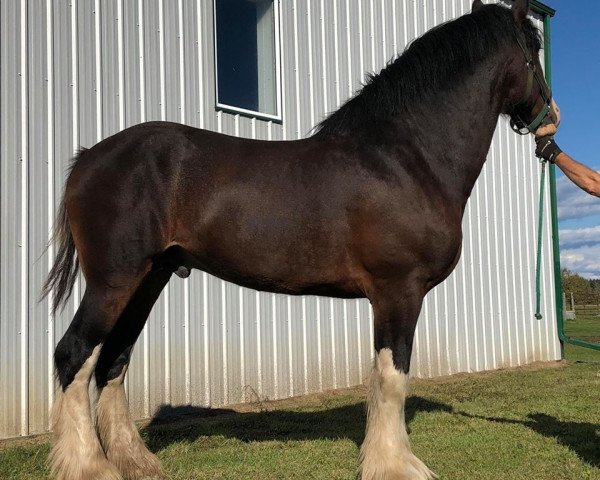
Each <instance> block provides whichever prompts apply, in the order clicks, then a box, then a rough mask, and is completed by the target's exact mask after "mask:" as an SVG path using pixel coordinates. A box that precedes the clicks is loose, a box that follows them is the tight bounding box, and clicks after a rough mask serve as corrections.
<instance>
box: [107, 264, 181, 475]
mask: <svg viewBox="0 0 600 480" xmlns="http://www.w3.org/2000/svg"><path fill="white" fill-rule="evenodd" d="M170 276H171V270H167V269H159V270H152V271H151V272H150V273H149V274H148V275H147V276H146V278H145V279H144V281H143V282H142V284H141V285H140V287H139V288H138V289H137V291H136V293H135V295H134V296H133V298H132V299H131V301H130V302H129V303H128V304H127V307H125V310H124V311H123V313H122V315H121V317H120V318H119V321H118V322H117V324H116V325H115V328H114V329H113V331H112V332H111V334H110V335H109V336H108V338H107V339H106V341H105V343H104V345H103V347H102V351H101V353H100V358H99V360H98V364H97V366H96V384H97V385H98V390H99V397H98V404H97V416H96V427H97V431H98V435H99V437H100V442H101V444H102V447H103V448H104V451H105V453H106V457H107V458H108V460H109V461H110V462H111V463H112V464H113V465H115V466H116V467H117V469H118V470H119V472H120V474H121V475H122V476H123V478H124V479H127V480H138V479H142V478H144V479H150V478H153V479H161V478H164V472H163V469H162V466H161V464H160V461H159V460H158V458H157V457H156V456H155V455H154V454H152V453H151V452H150V451H149V450H148V449H147V448H146V445H145V444H144V441H143V440H142V438H141V437H140V434H139V432H138V429H137V427H136V426H135V424H134V423H133V420H132V419H131V416H130V414H129V407H128V403H127V397H126V395H125V388H124V385H123V381H124V379H125V374H126V372H127V367H128V365H129V360H130V356H131V351H132V349H133V346H134V344H135V342H136V340H137V338H138V336H139V334H140V332H141V331H142V329H143V327H144V324H145V323H146V319H147V318H148V315H149V314H150V311H151V309H152V306H153V305H154V303H155V301H156V299H157V298H158V296H159V295H160V292H161V291H162V289H163V288H164V286H165V285H166V284H167V282H168V281H169V278H170Z"/></svg>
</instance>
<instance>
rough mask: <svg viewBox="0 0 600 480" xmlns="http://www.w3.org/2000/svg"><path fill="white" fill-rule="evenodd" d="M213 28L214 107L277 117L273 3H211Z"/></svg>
mask: <svg viewBox="0 0 600 480" xmlns="http://www.w3.org/2000/svg"><path fill="white" fill-rule="evenodd" d="M275 1H277V0H275ZM215 29H216V55H217V57H216V65H217V105H218V106H220V107H233V108H235V109H242V110H245V111H248V112H257V113H262V114H267V115H271V116H276V117H278V116H279V112H278V101H277V99H278V88H279V85H278V75H277V73H278V72H277V70H278V59H277V48H278V45H277V44H276V42H277V41H278V36H277V28H276V6H275V5H274V0H215Z"/></svg>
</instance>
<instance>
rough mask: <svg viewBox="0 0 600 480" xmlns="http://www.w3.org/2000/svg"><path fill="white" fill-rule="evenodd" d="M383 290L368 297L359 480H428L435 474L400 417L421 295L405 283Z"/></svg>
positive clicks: (406, 386) (422, 294) (401, 416)
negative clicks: (371, 353)
mask: <svg viewBox="0 0 600 480" xmlns="http://www.w3.org/2000/svg"><path fill="white" fill-rule="evenodd" d="M386 292H387V294H386ZM386 292H381V293H379V292H378V293H377V294H376V295H374V296H372V298H371V303H372V305H373V310H374V314H375V317H374V320H375V321H374V329H375V361H374V365H373V371H372V374H371V379H370V382H369V392H368V397H367V430H366V434H365V439H364V442H363V444H362V446H361V449H360V469H359V471H360V476H361V478H362V480H430V479H434V478H436V476H435V474H433V473H432V472H431V471H430V470H429V469H428V468H427V467H426V466H425V464H424V463H423V462H421V460H419V459H418V458H417V457H416V456H415V455H414V454H413V453H412V451H411V448H410V443H409V439H408V434H407V431H406V423H405V417H404V404H405V399H406V395H407V391H408V374H409V369H410V356H411V352H412V344H413V337H414V332H415V327H416V323H417V318H418V316H419V312H420V310H421V304H422V302H423V296H424V292H423V293H421V292H419V291H415V289H414V288H413V289H411V288H407V287H406V286H405V285H402V286H396V287H395V288H391V289H386ZM399 295H402V297H401V298H399Z"/></svg>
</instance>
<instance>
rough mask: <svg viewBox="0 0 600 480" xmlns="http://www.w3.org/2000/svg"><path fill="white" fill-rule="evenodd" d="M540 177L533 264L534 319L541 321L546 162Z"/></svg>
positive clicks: (543, 164)
mask: <svg viewBox="0 0 600 480" xmlns="http://www.w3.org/2000/svg"><path fill="white" fill-rule="evenodd" d="M541 162H542V174H541V176H540V206H539V211H538V238H537V260H536V264H535V318H537V319H538V320H541V319H542V314H541V313H540V309H541V297H542V292H541V285H540V284H541V281H540V278H541V273H542V233H543V227H544V188H545V186H546V160H542V161H541Z"/></svg>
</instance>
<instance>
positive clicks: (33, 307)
mask: <svg viewBox="0 0 600 480" xmlns="http://www.w3.org/2000/svg"><path fill="white" fill-rule="evenodd" d="M470 5H471V2H470V0H463V1H460V0H427V1H424V2H416V1H414V0H377V1H374V0H371V1H367V0H340V1H335V2H331V1H328V0H285V1H282V2H281V39H282V48H281V60H282V77H283V85H282V93H283V119H284V120H283V124H277V123H273V122H267V121H262V120H255V119H250V118H246V117H243V116H239V115H231V114H228V113H221V112H217V111H215V108H214V103H215V91H214V90H215V85H214V71H213V70H214V67H213V65H214V58H213V55H214V51H213V31H212V28H213V23H212V18H213V12H212V1H209V0H176V1H171V0H168V1H167V0H86V1H82V0H45V1H35V2H34V1H31V0H29V1H28V0H20V1H18V0H0V95H1V97H0V156H1V164H0V199H1V208H0V437H11V436H17V435H28V434H33V433H38V432H44V431H46V430H47V428H48V411H49V409H50V405H51V402H52V400H53V396H54V388H55V386H54V379H53V371H52V353H53V348H54V345H55V344H56V342H57V341H58V340H59V339H60V337H61V335H62V334H63V332H64V331H65V329H66V328H67V326H68V324H69V322H70V320H71V318H72V316H73V313H74V310H75V308H76V307H77V305H78V302H79V299H80V298H81V295H82V292H83V290H84V288H85V285H84V282H83V281H81V282H80V283H78V285H77V286H76V289H75V294H74V298H73V299H72V300H71V301H70V302H69V304H68V306H67V308H66V309H65V311H64V312H62V313H61V314H60V315H57V317H56V318H53V317H52V316H51V315H49V313H48V304H49V302H48V300H44V301H43V302H41V303H37V301H38V298H39V294H40V287H41V285H42V283H43V281H44V278H45V275H46V273H47V271H48V269H49V267H50V266H51V264H52V261H53V256H54V253H55V251H54V248H53V247H52V246H51V247H50V248H49V249H48V250H45V247H46V244H47V242H48V233H49V231H50V229H51V225H52V222H53V219H54V216H55V212H56V210H57V207H58V204H59V201H60V196H61V194H62V190H63V183H64V179H65V172H66V168H67V166H68V163H69V160H70V158H71V157H72V156H73V155H74V152H75V151H76V149H77V148H78V147H79V146H80V145H81V146H87V147H89V146H92V145H94V144H95V143H96V142H98V141H99V140H101V139H102V138H104V137H106V136H109V135H111V134H113V133H115V132H117V131H119V130H121V129H122V128H124V127H127V126H129V125H133V124H136V123H139V122H143V121H146V120H155V119H163V120H171V121H176V122H184V123H187V124H190V125H193V126H196V127H204V128H208V129H211V130H216V131H221V132H226V133H229V134H234V135H239V136H242V137H250V138H262V139H295V138H301V137H304V136H306V135H307V134H308V133H309V132H310V130H311V128H312V126H313V125H314V124H315V123H316V122H318V121H319V120H321V119H322V118H323V116H324V114H325V113H327V112H330V111H332V110H334V109H336V108H337V106H338V105H340V103H341V102H343V101H344V100H345V99H347V98H348V97H349V96H350V95H351V94H352V93H353V92H355V91H356V90H357V89H358V88H359V87H360V83H361V81H362V80H363V79H364V72H366V71H378V70H379V69H381V68H382V67H383V66H384V65H385V63H386V62H387V61H388V60H389V59H390V58H391V57H392V56H393V55H394V54H395V53H396V52H400V51H402V50H403V48H404V46H405V45H406V44H407V43H408V42H410V40H411V39H413V38H414V37H415V36H417V35H421V34H422V33H424V32H425V31H426V30H428V29H429V28H431V27H433V26H434V25H436V24H439V23H440V22H443V21H446V20H449V19H452V18H454V17H456V16H458V15H460V14H462V13H464V12H466V11H467V10H468V9H469V8H470ZM538 22H539V20H538ZM539 23H540V25H541V22H539ZM532 152H533V148H532V144H531V140H530V139H528V138H523V137H517V136H516V135H515V134H514V133H513V132H512V131H511V130H510V128H509V127H508V125H507V123H506V122H505V121H504V120H501V121H500V123H499V125H498V129H497V132H496V136H495V137H494V141H493V145H492V149H491V151H490V154H489V161H488V162H487V164H486V166H485V167H484V169H483V172H482V175H481V178H480V179H479V181H478V182H477V185H476V188H475V190H474V193H473V196H472V198H471V200H470V201H469V205H468V208H467V212H466V215H465V218H464V241H463V255H462V260H461V262H460V263H459V265H458V267H457V269H456V271H455V272H454V273H453V274H452V276H451V277H450V278H449V279H448V280H447V281H446V282H445V283H444V284H442V285H441V286H439V287H438V288H436V289H435V290H434V291H433V292H431V294H430V295H429V296H428V297H427V300H426V302H425V304H424V306H423V312H422V315H421V319H420V323H419V327H418V332H417V337H416V340H415V352H414V357H413V374H414V375H417V376H421V377H427V376H436V375H446V374H452V373H457V372H465V371H478V370H486V369H494V368H501V367H506V366H513V365H520V364H524V363H528V362H532V361H534V360H553V359H557V358H559V355H560V352H559V344H558V341H557V335H556V327H555V322H554V319H555V311H554V305H555V303H554V285H553V276H552V259H551V243H550V221H549V218H548V216H546V220H545V224H544V229H545V238H544V257H543V265H544V268H543V272H542V288H543V290H542V296H543V298H544V303H543V306H544V310H543V312H542V313H543V315H544V318H543V320H542V321H539V322H538V321H536V320H534V318H533V308H534V284H535V282H534V265H535V251H534V247H535V241H534V240H535V235H536V231H535V230H536V227H535V225H536V222H535V216H536V205H537V203H536V198H537V188H538V180H539V178H538V176H539V165H538V162H537V161H536V160H535V158H534V157H533V154H532ZM371 325H372V313H371V309H370V307H369V305H368V302H367V301H366V300H361V301H358V300H339V299H329V298H317V297H298V298H295V297H286V296H282V295H273V294H267V293H262V292H254V291H251V290H247V289H244V288H240V287H237V286H235V285H232V284H228V283H225V282H222V281H220V280H218V279H216V278H214V277H211V276H208V275H206V274H204V273H202V272H198V271H195V272H194V273H193V274H192V276H191V277H190V278H189V279H188V280H180V279H178V278H175V279H174V280H173V281H172V282H171V283H170V284H169V286H168V288H167V289H166V291H165V292H164V293H163V295H162V296H161V298H160V300H159V301H158V302H157V305H156V306H155V308H154V311H153V313H152V315H151V317H150V319H149V322H148V325H147V327H146V329H145V330H144V332H143V334H142V335H141V337H140V339H139V341H138V343H137V345H136V348H135V350H134V354H133V359H132V363H131V368H130V370H129V376H128V379H127V388H128V392H129V398H130V402H131V408H132V411H133V413H134V416H135V417H137V418H142V417H148V416H150V415H152V414H153V412H154V411H155V410H156V409H157V407H159V406H160V405H162V404H164V403H169V404H174V405H181V404H194V405H212V406H216V405H223V404H226V403H235V402H242V401H252V400H255V399H256V396H257V395H258V396H259V397H260V398H261V399H262V398H269V399H274V398H281V397H287V396H290V395H300V394H304V393H308V392H314V391H319V390H324V389H331V388H337V387H345V386H350V385H356V384H359V383H361V382H363V381H364V379H365V377H366V375H367V374H368V372H369V370H370V363H371V358H372V345H373V333H372V327H371Z"/></svg>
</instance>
